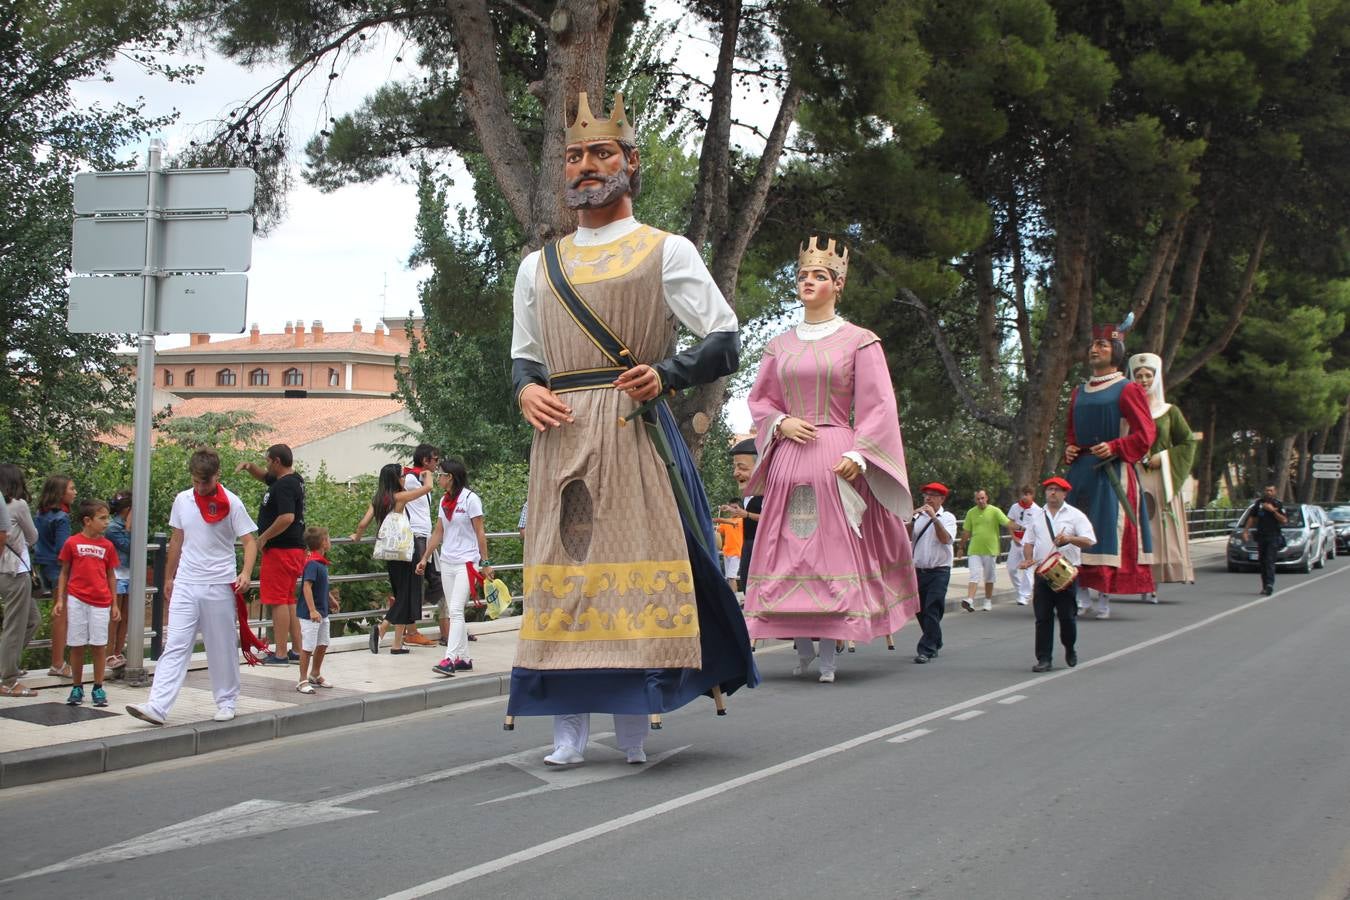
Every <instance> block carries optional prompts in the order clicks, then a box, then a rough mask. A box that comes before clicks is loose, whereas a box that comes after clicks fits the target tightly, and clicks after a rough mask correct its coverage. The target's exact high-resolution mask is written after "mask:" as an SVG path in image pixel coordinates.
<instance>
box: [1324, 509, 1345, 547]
mask: <svg viewBox="0 0 1350 900" xmlns="http://www.w3.org/2000/svg"><path fill="white" fill-rule="evenodd" d="M1327 517H1328V518H1330V519H1331V524H1332V527H1334V528H1335V529H1336V552H1337V553H1350V506H1337V507H1335V508H1333V509H1330V510H1328V511H1327Z"/></svg>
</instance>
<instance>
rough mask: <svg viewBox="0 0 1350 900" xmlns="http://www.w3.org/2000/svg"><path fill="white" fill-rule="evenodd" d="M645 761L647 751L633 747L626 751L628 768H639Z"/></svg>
mask: <svg viewBox="0 0 1350 900" xmlns="http://www.w3.org/2000/svg"><path fill="white" fill-rule="evenodd" d="M646 761H647V751H646V750H643V749H642V748H641V747H633V748H631V749H629V751H628V764H629V765H630V766H640V765H642V764H643V763H645V762H646Z"/></svg>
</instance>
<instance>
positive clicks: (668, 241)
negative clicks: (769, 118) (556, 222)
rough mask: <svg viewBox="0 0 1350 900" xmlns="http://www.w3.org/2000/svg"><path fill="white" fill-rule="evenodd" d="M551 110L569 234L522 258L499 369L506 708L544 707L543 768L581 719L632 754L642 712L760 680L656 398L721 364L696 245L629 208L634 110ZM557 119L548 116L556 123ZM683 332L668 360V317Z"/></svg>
mask: <svg viewBox="0 0 1350 900" xmlns="http://www.w3.org/2000/svg"><path fill="white" fill-rule="evenodd" d="M575 110H576V114H575V117H574V118H572V119H570V120H569V121H568V122H567V123H566V146H565V148H564V151H563V155H562V158H561V159H554V160H545V161H544V163H543V164H544V165H554V166H559V165H560V166H562V168H563V171H564V173H565V175H564V177H565V180H566V190H565V197H564V199H565V202H566V204H567V205H568V207H569V208H571V209H574V210H576V212H577V225H578V228H577V230H576V231H575V232H573V233H571V234H568V235H565V236H563V237H562V238H561V239H559V240H557V241H553V242H551V243H549V244H547V245H545V246H544V247H543V248H542V249H541V250H538V251H535V252H533V253H530V254H528V255H527V256H526V257H525V258H524V260H522V261H521V264H520V269H519V271H518V272H517V275H516V283H515V297H514V312H515V320H514V328H513V332H512V339H511V356H512V379H513V382H514V387H515V395H516V402H517V404H518V405H519V406H520V410H521V415H522V416H523V417H524V418H525V420H526V421H527V422H528V423H529V424H530V425H531V426H532V427H533V428H534V430H535V435H534V443H533V446H532V449H531V453H530V483H529V496H528V501H529V505H530V525H529V528H530V539H529V540H528V541H526V542H525V575H524V598H525V599H524V607H525V609H524V615H523V617H522V620H521V626H520V638H519V642H518V644H517V649H516V659H515V664H514V666H513V668H512V670H511V697H510V701H509V702H508V704H507V713H508V715H509V716H511V717H512V719H511V720H509V721H508V723H507V725H508V727H511V725H512V723H513V721H514V717H515V716H540V715H551V716H553V717H554V750H553V752H552V753H550V754H549V755H548V756H547V757H545V759H544V762H545V763H547V764H549V765H555V766H569V765H577V764H579V763H581V762H583V761H584V754H585V750H586V745H587V741H588V739H589V733H590V714H591V713H593V712H598V713H611V714H613V716H614V722H615V728H614V730H615V743H616V744H617V745H618V747H619V749H620V750H622V751H624V752H625V753H626V754H627V757H628V761H629V762H630V763H635V764H639V763H642V762H644V761H645V760H646V758H647V757H646V752H645V750H644V747H643V744H644V741H645V739H646V736H647V725H648V717H649V716H652V715H659V714H661V713H664V712H668V711H670V710H673V709H677V708H679V707H681V706H683V705H685V704H686V703H688V702H690V701H691V700H693V699H694V698H696V697H698V696H700V695H702V694H711V695H712V696H713V697H714V698H715V699H717V700H718V701H719V702H720V697H721V695H722V694H729V693H731V692H732V691H733V690H735V689H736V688H738V687H742V686H745V685H750V686H754V684H755V683H756V682H757V681H758V673H757V671H756V670H755V665H754V661H753V658H752V657H751V655H750V639H749V636H748V635H747V634H746V630H745V620H744V618H743V617H742V616H741V613H740V610H739V608H738V607H737V605H736V596H735V594H734V593H732V591H731V588H730V586H729V585H728V584H727V582H726V580H725V578H724V577H723V575H722V572H721V571H720V570H719V568H718V566H717V560H716V555H715V554H716V549H715V545H714V539H713V529H712V521H711V513H710V510H709V509H708V503H707V499H706V496H705V494H704V491H703V485H702V482H701V481H700V479H699V475H698V468H697V467H696V466H695V465H694V462H693V459H692V457H691V456H690V453H689V449H688V447H686V446H685V443H684V440H683V438H682V437H681V436H680V430H679V428H678V426H677V424H676V422H675V417H674V415H673V414H672V413H671V411H670V409H669V407H668V406H667V404H666V398H668V397H669V396H671V395H672V394H673V393H674V392H676V391H680V390H684V389H685V388H690V387H694V386H696V385H701V384H708V383H710V382H713V381H716V380H717V379H718V378H721V377H722V376H724V375H729V374H730V373H732V372H734V371H735V370H736V366H737V363H738V358H739V356H738V354H739V350H740V339H739V333H738V325H737V322H736V314H735V313H734V312H732V309H731V307H730V306H729V305H728V304H727V301H726V299H725V298H723V296H722V294H721V292H720V291H719V290H718V289H717V285H716V283H714V281H713V279H712V275H711V274H709V272H708V268H707V266H705V265H704V263H703V259H702V257H700V256H699V252H698V249H697V248H696V247H695V246H694V245H693V244H691V243H690V242H689V241H688V240H686V239H685V238H683V237H680V236H679V235H673V234H667V233H666V232H664V231H660V230H659V229H656V228H652V227H651V226H648V225H643V224H642V223H640V222H638V221H637V219H635V218H634V217H633V200H634V198H635V197H636V196H637V195H638V193H639V191H640V185H641V169H640V160H639V153H638V149H637V146H636V140H637V138H636V134H635V131H634V129H633V125H632V122H631V121H630V120H629V117H628V115H627V113H626V112H625V111H624V107H623V96H622V95H621V94H620V95H616V96H615V99H614V107H613V110H612V111H611V113H610V115H608V116H603V115H597V114H595V113H594V112H593V111H592V109H591V106H590V103H589V101H588V100H587V97H586V94H580V95H578V97H577V101H576V104H575ZM558 124H559V126H561V125H563V123H558ZM677 323H678V324H683V325H684V326H685V327H686V328H687V329H688V330H689V331H690V332H692V333H693V334H695V335H696V336H697V337H698V342H697V343H695V344H693V345H692V346H689V347H687V348H685V349H682V350H680V352H678V353H676V354H674V355H670V348H671V347H673V346H674V345H675V337H676V326H677Z"/></svg>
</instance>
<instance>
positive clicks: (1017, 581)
mask: <svg viewBox="0 0 1350 900" xmlns="http://www.w3.org/2000/svg"><path fill="white" fill-rule="evenodd" d="M1021 566H1022V545H1021V544H1018V543H1014V544H1013V545H1012V549H1010V550H1009V551H1008V577H1009V578H1011V579H1012V583H1013V587H1014V588H1016V589H1017V602H1018V603H1027V602H1029V601H1030V600H1031V591H1032V588H1033V587H1035V584H1036V582H1035V578H1036V576H1035V574H1033V572H1032V570H1031V569H1023V568H1022V567H1021Z"/></svg>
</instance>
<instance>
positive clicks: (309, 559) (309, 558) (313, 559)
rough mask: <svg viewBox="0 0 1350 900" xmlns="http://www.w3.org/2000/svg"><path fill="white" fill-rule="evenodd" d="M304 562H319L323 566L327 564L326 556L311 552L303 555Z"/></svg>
mask: <svg viewBox="0 0 1350 900" xmlns="http://www.w3.org/2000/svg"><path fill="white" fill-rule="evenodd" d="M305 562H321V563H323V564H324V565H325V566H326V565H329V562H328V557H326V556H324V555H323V554H322V553H311V554H310V555H309V556H307V557H305Z"/></svg>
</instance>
